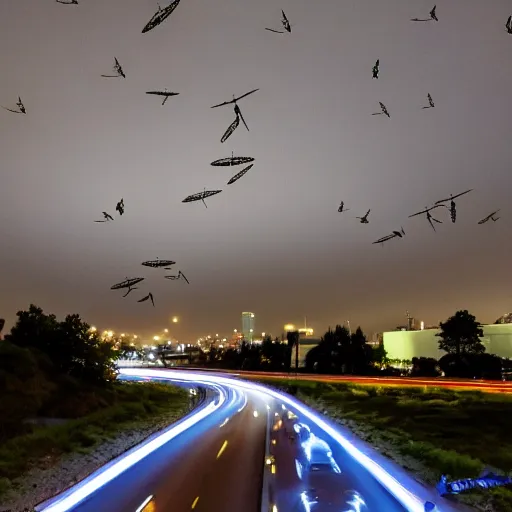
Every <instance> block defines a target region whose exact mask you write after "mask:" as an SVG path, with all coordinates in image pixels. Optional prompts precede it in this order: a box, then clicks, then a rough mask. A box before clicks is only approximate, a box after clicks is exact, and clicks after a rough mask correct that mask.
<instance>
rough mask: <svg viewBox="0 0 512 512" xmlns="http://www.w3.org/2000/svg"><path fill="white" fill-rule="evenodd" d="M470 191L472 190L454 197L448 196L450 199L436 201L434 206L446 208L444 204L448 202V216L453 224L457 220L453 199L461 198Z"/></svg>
mask: <svg viewBox="0 0 512 512" xmlns="http://www.w3.org/2000/svg"><path fill="white" fill-rule="evenodd" d="M472 190H473V189H472V188H470V189H469V190H466V191H465V192H461V193H460V194H457V195H455V196H454V195H450V197H448V198H447V199H441V200H440V201H436V202H435V203H434V204H437V205H439V206H444V207H445V208H448V206H446V205H445V204H444V203H447V202H448V201H450V207H449V208H448V209H449V210H450V216H451V219H452V222H455V221H456V220H457V206H456V205H455V201H454V199H456V198H457V197H460V196H463V195H464V194H467V193H469V192H471V191H472Z"/></svg>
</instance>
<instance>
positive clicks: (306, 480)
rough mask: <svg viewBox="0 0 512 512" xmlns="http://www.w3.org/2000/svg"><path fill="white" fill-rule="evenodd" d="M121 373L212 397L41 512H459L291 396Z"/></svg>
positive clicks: (229, 383) (214, 378) (179, 374)
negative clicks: (200, 389)
mask: <svg viewBox="0 0 512 512" xmlns="http://www.w3.org/2000/svg"><path fill="white" fill-rule="evenodd" d="M121 374H122V376H123V378H129V379H133V378H136V379H140V378H143V379H156V380H166V381H168V382H170V381H174V382H176V383H177V384H180V385H183V386H186V387H189V388H190V387H194V386H204V387H205V388H208V389H209V395H208V396H207V398H206V400H205V402H204V403H202V404H201V406H200V407H199V408H198V409H196V411H194V412H193V413H192V414H191V415H189V416H188V417H186V418H184V419H183V420H182V421H181V422H179V423H178V424H177V425H174V426H171V427H170V428H169V429H167V430H166V431H165V432H164V433H161V434H158V435H155V436H153V437H152V438H151V439H150V440H148V441H147V442H146V443H145V444H144V445H143V446H142V447H136V448H134V449H132V450H130V452H128V453H127V454H126V455H124V456H121V457H120V458H118V459H116V460H114V461H113V462H112V463H110V464H109V465H108V466H107V467H105V468H102V469H101V470H99V471H97V472H96V473H94V474H92V475H91V476H90V477H89V478H88V479H86V480H85V481H83V482H81V483H80V484H78V485H77V486H75V487H73V488H71V489H69V490H68V491H67V492H65V493H64V494H62V495H60V496H58V497H56V498H54V499H53V500H50V501H48V502H46V503H44V504H42V505H40V506H39V507H37V509H36V510H38V511H45V512H64V511H68V510H73V511H80V512H92V511H103V510H105V511H109V512H118V511H119V512H132V511H133V512H142V510H143V511H144V512H155V511H158V512H165V511H172V512H181V511H190V510H193V511H195V512H224V511H226V512H228V511H244V512H245V511H247V512H260V511H263V512H327V511H330V510H336V511H343V512H382V511H389V512H395V511H396V512H398V511H400V512H402V511H411V512H424V511H425V510H426V509H425V504H426V502H429V501H430V502H434V503H435V505H436V506H437V508H436V509H435V510H436V511H438V512H455V511H460V510H463V509H462V508H460V507H457V506H455V505H453V504H451V503H450V502H448V501H447V500H444V499H441V498H439V496H438V495H437V494H436V492H435V491H434V490H433V489H430V488H428V487H424V486H422V485H421V484H419V483H418V482H417V481H416V480H414V479H413V478H411V477H410V476H408V475H407V474H406V473H405V471H404V470H402V469H401V468H399V467H397V466H395V465H394V464H393V463H391V462H390V461H387V460H386V459H384V458H383V457H381V456H380V455H379V454H377V453H376V452H374V451H372V450H371V449H370V448H369V447H368V446H367V445H365V444H364V443H362V442H360V441H358V440H357V439H356V438H354V437H351V436H350V435H349V434H347V433H344V432H341V431H340V430H339V429H338V427H337V426H336V425H334V424H332V423H330V422H329V421H328V420H326V418H324V417H322V416H321V415H319V414H318V413H316V412H314V411H312V410H311V409H309V408H307V407H306V406H304V405H303V404H301V403H300V402H298V401H297V400H295V399H294V398H293V397H289V396H287V395H285V394H282V393H279V392H277V391H275V390H271V389H268V388H265V387H263V386H261V385H259V384H255V383H252V382H247V381H242V380H239V379H235V378H233V377H226V376H221V375H218V374H212V373H206V372H183V371H172V370H156V369H124V370H121ZM144 507H145V508H144ZM333 507H334V508H333Z"/></svg>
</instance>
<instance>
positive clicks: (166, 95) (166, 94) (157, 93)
mask: <svg viewBox="0 0 512 512" xmlns="http://www.w3.org/2000/svg"><path fill="white" fill-rule="evenodd" d="M146 94H152V95H153V96H162V97H163V98H164V100H163V101H162V105H165V103H166V101H167V100H168V99H169V98H170V97H171V96H178V94H179V92H169V91H167V89H165V90H163V91H147V92H146Z"/></svg>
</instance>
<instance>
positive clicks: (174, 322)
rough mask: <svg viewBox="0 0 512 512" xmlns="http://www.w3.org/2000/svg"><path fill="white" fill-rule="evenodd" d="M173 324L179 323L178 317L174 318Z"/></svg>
mask: <svg viewBox="0 0 512 512" xmlns="http://www.w3.org/2000/svg"><path fill="white" fill-rule="evenodd" d="M172 323H173V324H177V323H178V317H177V316H173V317H172Z"/></svg>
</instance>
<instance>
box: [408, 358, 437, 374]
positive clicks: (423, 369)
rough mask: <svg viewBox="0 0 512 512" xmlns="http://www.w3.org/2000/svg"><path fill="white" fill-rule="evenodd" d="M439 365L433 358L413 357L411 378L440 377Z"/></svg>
mask: <svg viewBox="0 0 512 512" xmlns="http://www.w3.org/2000/svg"><path fill="white" fill-rule="evenodd" d="M440 375H441V372H440V370H439V363H438V362H437V360H436V359H434V358H433V357H413V358H412V370H411V377H439V376H440Z"/></svg>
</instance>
